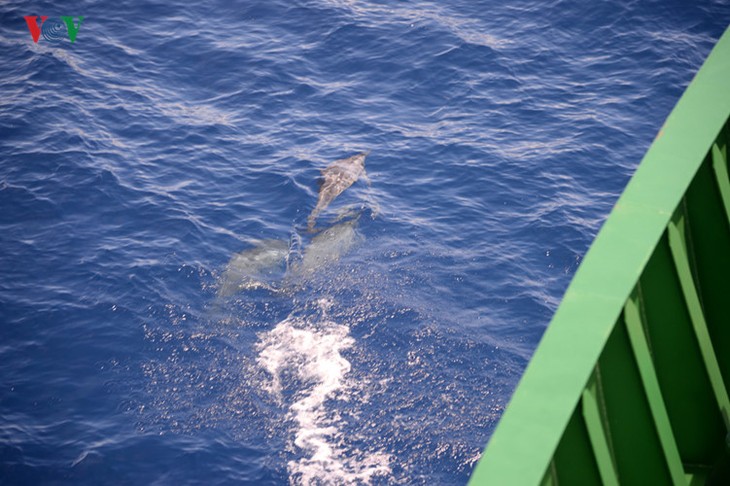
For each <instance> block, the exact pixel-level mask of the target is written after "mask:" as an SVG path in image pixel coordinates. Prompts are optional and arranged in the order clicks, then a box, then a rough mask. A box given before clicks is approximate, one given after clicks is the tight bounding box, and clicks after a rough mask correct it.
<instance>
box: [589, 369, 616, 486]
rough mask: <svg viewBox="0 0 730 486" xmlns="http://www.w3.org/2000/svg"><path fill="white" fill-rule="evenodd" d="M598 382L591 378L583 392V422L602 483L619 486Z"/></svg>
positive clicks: (608, 485)
mask: <svg viewBox="0 0 730 486" xmlns="http://www.w3.org/2000/svg"><path fill="white" fill-rule="evenodd" d="M598 388H599V387H598V380H597V379H596V377H595V375H594V376H593V377H591V380H590V382H589V383H588V386H587V387H586V388H585V389H584V390H583V396H582V400H581V404H582V410H583V420H585V424H586V428H587V429H588V437H589V438H590V440H591V446H592V447H593V455H594V456H595V458H596V464H598V472H599V473H600V474H601V481H603V484H604V485H607V486H611V485H618V484H619V481H618V475H617V474H616V464H615V461H614V459H613V455H612V454H611V446H610V444H609V439H608V434H607V432H606V429H607V428H608V427H606V426H605V422H606V420H605V419H604V417H603V413H602V412H601V407H600V405H599V403H598V402H599V393H600V392H599V390H598Z"/></svg>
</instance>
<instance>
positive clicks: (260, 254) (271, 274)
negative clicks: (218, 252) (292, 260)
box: [218, 240, 289, 297]
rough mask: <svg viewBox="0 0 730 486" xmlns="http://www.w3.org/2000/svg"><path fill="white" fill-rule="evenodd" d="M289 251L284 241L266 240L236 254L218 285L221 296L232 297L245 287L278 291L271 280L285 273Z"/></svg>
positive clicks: (219, 295) (245, 288)
mask: <svg viewBox="0 0 730 486" xmlns="http://www.w3.org/2000/svg"><path fill="white" fill-rule="evenodd" d="M288 253H289V244H288V243H287V242H286V241H284V240H263V241H260V242H258V243H257V244H256V246H254V247H253V248H249V249H248V250H244V251H242V252H240V253H237V254H235V255H233V258H231V260H230V261H229V262H228V265H227V266H226V271H225V273H223V276H222V277H221V280H220V285H219V286H218V297H230V296H232V295H234V294H236V293H238V292H240V291H242V290H249V289H256V288H265V289H269V290H275V289H274V287H272V285H271V282H272V281H273V280H274V279H275V278H277V276H278V274H279V273H280V272H283V267H284V262H285V261H286V257H287V254H288Z"/></svg>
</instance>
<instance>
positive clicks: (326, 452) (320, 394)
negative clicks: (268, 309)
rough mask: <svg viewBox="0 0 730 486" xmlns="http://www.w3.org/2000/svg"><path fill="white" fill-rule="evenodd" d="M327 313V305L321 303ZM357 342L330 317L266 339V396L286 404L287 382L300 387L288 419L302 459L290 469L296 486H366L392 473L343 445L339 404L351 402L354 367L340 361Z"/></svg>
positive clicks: (285, 324)
mask: <svg viewBox="0 0 730 486" xmlns="http://www.w3.org/2000/svg"><path fill="white" fill-rule="evenodd" d="M319 304H320V307H321V309H322V310H323V311H324V310H326V307H327V306H328V305H329V302H328V301H326V300H322V301H320V302H319ZM354 344H355V340H354V339H353V338H352V336H350V330H349V328H348V327H347V326H345V325H342V324H337V323H335V322H332V321H330V320H328V319H327V318H326V317H320V318H315V319H305V318H298V317H294V316H290V317H288V318H287V319H285V320H283V321H282V322H280V323H279V324H278V325H277V326H276V327H275V328H274V329H273V330H271V331H270V332H267V333H265V334H262V336H261V340H260V342H259V344H258V350H259V356H258V362H259V364H260V365H261V366H262V367H263V368H264V369H265V370H266V371H267V372H268V373H269V374H270V375H271V377H272V381H271V383H270V384H269V386H268V391H269V392H270V393H272V394H273V395H274V396H276V397H277V399H279V400H281V401H284V400H285V399H284V397H283V396H282V387H283V386H284V387H289V386H291V384H290V383H282V381H283V380H284V379H286V380H287V381H294V382H296V383H298V385H297V386H298V387H299V389H297V390H296V392H295V393H294V395H293V398H291V400H292V401H293V403H291V405H290V406H289V416H290V418H291V419H292V421H293V422H294V424H295V431H294V439H293V444H294V446H295V448H296V452H297V454H298V455H301V457H300V458H299V459H296V460H291V461H289V463H288V469H289V477H290V480H291V482H292V484H306V485H309V484H363V483H364V484H367V483H370V482H371V480H372V478H373V477H375V476H378V475H387V474H389V473H390V466H389V462H390V458H389V456H388V455H387V454H384V453H379V452H378V453H367V452H364V451H360V450H354V448H352V447H350V448H348V447H347V446H346V445H344V441H343V439H344V434H343V432H342V427H343V425H344V423H343V421H342V419H341V418H339V416H338V415H337V413H336V410H332V409H331V408H328V405H330V404H331V403H332V402H333V401H335V400H347V399H348V389H349V388H350V385H349V384H348V380H347V377H346V375H347V374H348V373H349V372H350V362H349V361H348V360H347V359H345V357H344V356H343V355H342V353H343V351H345V350H346V349H348V348H350V347H352V346H353V345H354Z"/></svg>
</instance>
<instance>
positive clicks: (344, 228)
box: [217, 214, 363, 298]
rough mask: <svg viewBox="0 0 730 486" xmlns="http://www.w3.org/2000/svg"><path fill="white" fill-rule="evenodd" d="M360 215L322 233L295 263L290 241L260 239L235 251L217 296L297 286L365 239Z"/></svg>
mask: <svg viewBox="0 0 730 486" xmlns="http://www.w3.org/2000/svg"><path fill="white" fill-rule="evenodd" d="M359 218H360V215H359V214H358V215H357V216H355V217H352V218H349V219H346V220H344V221H339V222H338V223H336V224H334V225H332V226H330V227H329V228H327V229H326V230H324V231H322V232H320V233H318V234H317V235H316V236H315V237H314V238H312V241H311V243H310V244H309V245H308V246H307V247H306V248H305V250H304V253H303V255H302V256H301V258H300V259H298V260H294V261H292V262H291V263H290V262H289V256H290V251H291V249H290V246H289V245H290V243H289V242H288V241H286V240H262V241H259V242H256V243H255V245H254V247H253V248H249V249H247V250H244V251H242V252H240V253H237V254H235V255H233V257H232V258H231V260H230V261H229V262H228V265H227V266H226V270H225V272H224V273H223V275H222V276H221V279H220V283H219V285H218V292H217V296H218V297H219V298H227V297H231V296H233V295H236V294H238V293H239V292H242V291H245V290H254V289H266V290H269V291H271V292H279V291H282V290H286V289H294V288H296V285H297V284H298V283H300V282H302V281H306V279H307V277H309V276H311V275H313V274H314V272H315V271H316V270H319V269H321V268H323V267H325V266H327V265H331V264H333V263H335V262H337V261H338V260H339V259H340V258H342V257H343V256H344V255H345V254H347V253H348V252H349V251H350V250H351V249H352V248H353V247H354V246H355V245H356V244H358V243H360V242H362V241H363V237H362V236H361V235H360V234H359V233H358V232H357V223H358V220H359ZM282 275H283V276H282Z"/></svg>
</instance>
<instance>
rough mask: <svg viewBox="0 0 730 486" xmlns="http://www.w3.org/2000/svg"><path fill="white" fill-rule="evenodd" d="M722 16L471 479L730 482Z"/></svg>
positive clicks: (728, 137)
mask: <svg viewBox="0 0 730 486" xmlns="http://www.w3.org/2000/svg"><path fill="white" fill-rule="evenodd" d="M729 115H730V29H728V30H727V31H726V32H725V34H724V35H723V36H722V38H721V39H720V40H719V41H718V43H717V45H716V46H715V48H714V49H713V51H712V53H711V54H710V56H709V57H708V59H707V60H706V61H705V63H704V65H703V66H702V68H701V69H700V71H699V72H698V73H697V75H696V76H695V79H694V80H693V81H692V83H691V84H690V86H689V87H688V88H687V90H686V91H685V93H684V95H683V96H682V98H681V99H680V101H679V103H677V106H676V107H675V108H674V110H673V111H672V113H671V114H670V115H669V118H668V119H667V121H666V123H665V124H664V127H663V128H662V129H661V130H660V131H659V134H658V135H657V138H656V139H655V140H654V143H653V144H652V146H651V148H650V149H649V151H648V152H647V154H646V156H645V157H644V159H643V160H642V162H641V164H640V165H639V168H638V169H637V171H636V174H635V175H634V177H633V178H632V179H631V181H630V182H629V184H628V186H627V187H626V190H625V191H624V193H623V195H622V196H621V198H620V199H619V201H618V203H617V204H616V206H615V207H614V209H613V211H612V212H611V215H610V216H609V218H608V220H607V221H606V223H605V224H604V226H603V228H602V229H601V231H600V233H599V235H598V237H597V238H596V240H595V241H594V242H593V245H592V246H591V248H590V250H589V251H588V253H587V255H586V257H585V259H584V261H583V263H582V264H581V266H580V268H579V269H578V271H577V273H576V275H575V277H574V278H573V281H572V282H571V284H570V287H569V288H568V290H567V292H566V293H565V296H564V297H563V301H562V302H561V304H560V307H559V308H558V310H557V312H556V313H555V316H554V318H553V320H552V322H551V323H550V325H549V327H548V328H547V330H546V332H545V335H544V336H543V338H542V340H541V342H540V345H539V346H538V348H537V351H536V352H535V355H534V356H533V358H532V360H531V361H530V363H529V365H528V367H527V370H526V371H525V374H524V376H523V377H522V380H521V381H520V384H519V386H518V387H517V389H516V391H515V393H514V395H513V397H512V400H511V402H510V404H509V406H508V407H507V409H506V411H505V413H504V415H503V417H502V419H501V421H500V423H499V425H498V427H497V429H496V431H495V432H494V435H493V436H492V438H491V440H490V442H489V444H488V446H487V448H486V450H485V452H484V455H483V457H482V459H481V460H480V462H479V464H478V465H477V468H476V470H475V471H474V474H473V476H472V478H471V482H470V484H472V485H482V484H486V485H537V484H560V485H564V484H581V485H583V484H601V483H603V484H706V483H708V484H709V483H713V482H716V483H717V484H730V456H729V455H728V450H729V449H730V444H729V442H728V441H729V440H730V439H729V437H730V436H729V435H728V431H729V430H730V401H729V400H728V389H729V388H730V179H729V178H728V143H729V142H730V128H729V127H728V117H729Z"/></svg>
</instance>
